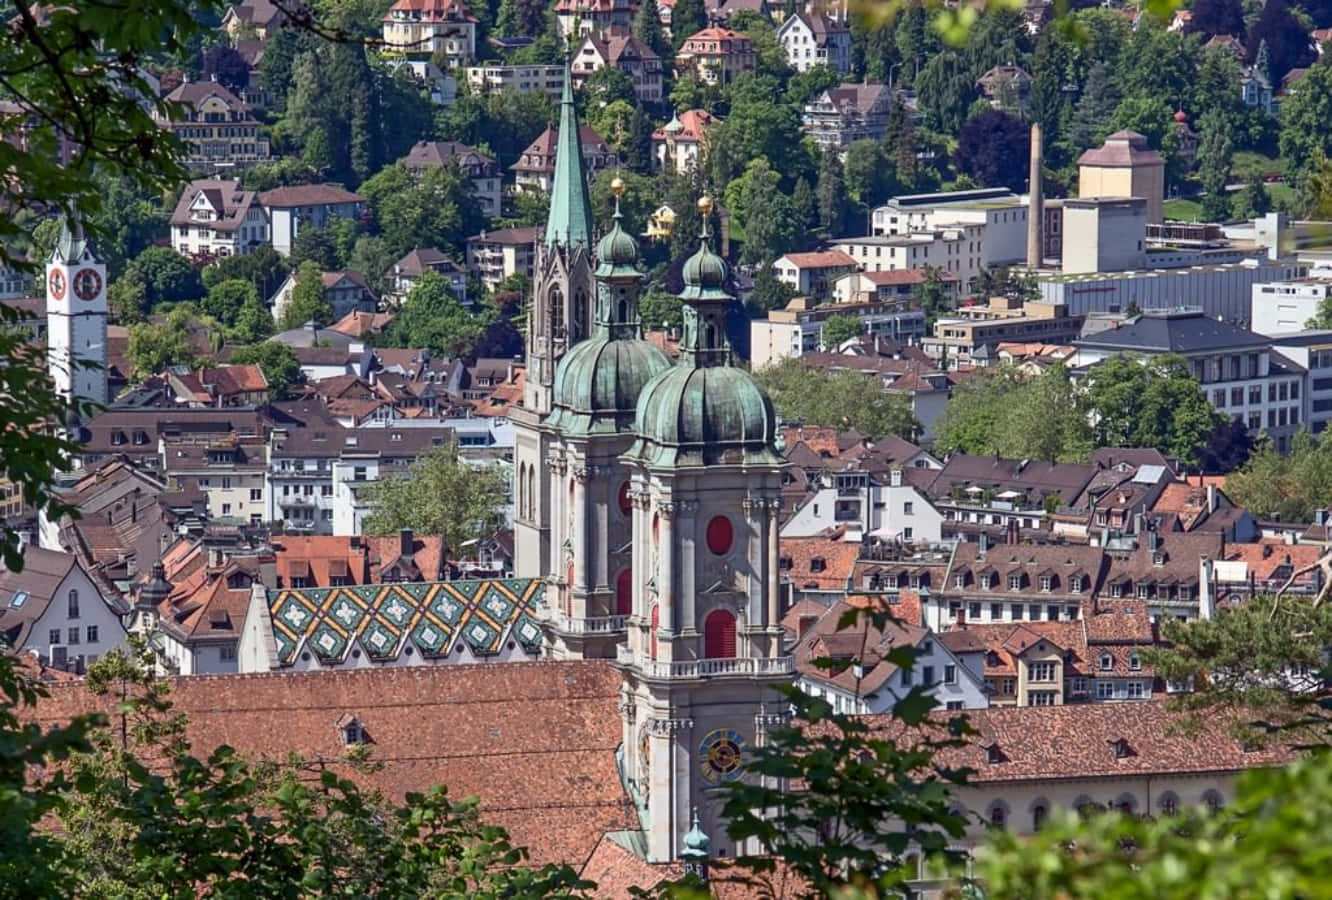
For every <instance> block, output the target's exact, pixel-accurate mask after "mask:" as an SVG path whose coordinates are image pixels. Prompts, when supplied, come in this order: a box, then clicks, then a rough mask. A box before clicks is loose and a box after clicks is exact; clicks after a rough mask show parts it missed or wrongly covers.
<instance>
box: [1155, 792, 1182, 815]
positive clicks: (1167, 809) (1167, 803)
mask: <svg viewBox="0 0 1332 900" xmlns="http://www.w3.org/2000/svg"><path fill="white" fill-rule="evenodd" d="M1157 802H1158V803H1160V804H1161V815H1163V816H1173V815H1174V814H1175V813H1177V812H1179V798H1178V797H1176V796H1175V793H1174V791H1166V792H1165V793H1164V794H1162V795H1161V799H1160V800H1159V801H1157Z"/></svg>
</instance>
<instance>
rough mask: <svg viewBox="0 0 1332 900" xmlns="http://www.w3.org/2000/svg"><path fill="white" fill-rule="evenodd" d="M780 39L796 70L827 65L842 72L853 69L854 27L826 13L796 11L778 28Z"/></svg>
mask: <svg viewBox="0 0 1332 900" xmlns="http://www.w3.org/2000/svg"><path fill="white" fill-rule="evenodd" d="M777 42H778V43H780V44H781V45H782V50H783V51H785V53H786V61H787V63H788V64H789V65H790V66H791V68H793V69H795V70H796V71H797V72H805V71H808V70H809V69H812V68H814V67H815V66H827V67H828V68H829V69H832V70H833V71H834V72H836V73H837V74H839V75H845V74H846V73H847V72H850V71H851V29H850V28H848V27H847V26H846V23H845V22H843V21H841V20H840V19H838V18H834V17H832V16H828V15H824V14H823V13H817V12H816V13H807V12H802V13H796V14H794V15H792V16H791V17H790V18H788V19H787V20H786V21H785V22H783V23H782V26H781V27H780V28H778V29H777Z"/></svg>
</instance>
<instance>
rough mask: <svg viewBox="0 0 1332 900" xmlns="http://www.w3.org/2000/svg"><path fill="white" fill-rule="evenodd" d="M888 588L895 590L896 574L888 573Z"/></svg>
mask: <svg viewBox="0 0 1332 900" xmlns="http://www.w3.org/2000/svg"><path fill="white" fill-rule="evenodd" d="M888 590H890V591H895V590H897V576H896V575H889V576H888Z"/></svg>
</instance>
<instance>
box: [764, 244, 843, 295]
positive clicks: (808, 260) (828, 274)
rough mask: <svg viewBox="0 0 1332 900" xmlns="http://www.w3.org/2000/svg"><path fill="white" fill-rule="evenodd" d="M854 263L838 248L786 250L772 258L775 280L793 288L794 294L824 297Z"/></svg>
mask: <svg viewBox="0 0 1332 900" xmlns="http://www.w3.org/2000/svg"><path fill="white" fill-rule="evenodd" d="M857 267H858V264H857V262H856V260H855V259H853V258H852V257H851V256H850V255H848V254H847V253H845V252H844V251H841V250H822V251H818V252H815V253H787V254H784V255H782V256H779V257H777V259H775V260H773V263H772V268H773V271H774V272H776V273H777V280H778V281H780V282H781V283H782V284H787V285H790V286H791V287H793V288H795V291H796V293H797V294H804V295H807V296H813V297H826V296H828V294H829V293H830V292H831V290H832V283H833V282H834V281H836V280H837V279H838V278H841V277H842V276H843V275H847V274H850V273H851V272H854V271H855V270H856V269H857Z"/></svg>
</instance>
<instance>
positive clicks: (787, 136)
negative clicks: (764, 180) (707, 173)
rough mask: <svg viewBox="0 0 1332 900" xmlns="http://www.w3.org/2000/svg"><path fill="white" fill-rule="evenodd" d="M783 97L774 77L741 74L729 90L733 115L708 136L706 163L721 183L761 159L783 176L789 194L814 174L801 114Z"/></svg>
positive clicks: (713, 129)
mask: <svg viewBox="0 0 1332 900" xmlns="http://www.w3.org/2000/svg"><path fill="white" fill-rule="evenodd" d="M781 96H782V92H781V84H780V83H779V82H778V80H777V79H776V78H774V77H772V76H770V75H755V76H743V77H741V78H737V79H736V80H735V81H734V82H732V83H731V85H730V86H729V87H728V88H727V99H728V100H729V101H730V104H731V111H730V115H729V116H728V117H727V119H726V121H724V122H720V123H718V124H717V125H715V126H713V128H712V130H711V131H709V137H708V144H709V155H708V164H709V167H710V168H711V169H712V174H713V180H714V181H715V182H716V183H717V184H726V183H727V182H729V181H730V180H731V179H732V178H735V177H736V176H738V175H739V174H740V173H741V172H743V171H745V170H746V169H747V167H748V166H749V165H750V164H751V163H753V162H755V161H757V160H763V161H765V162H766V163H767V164H768V166H769V168H770V169H771V170H772V171H774V172H777V173H779V175H780V176H781V182H782V186H783V187H784V188H785V189H787V190H789V189H790V188H791V187H792V186H793V185H794V184H795V182H796V179H797V178H799V177H800V176H802V175H804V176H810V175H813V174H814V158H813V155H812V153H811V152H810V149H809V146H808V145H807V144H806V142H805V139H804V133H803V132H802V131H801V129H800V113H799V111H798V110H797V109H796V108H795V107H793V106H791V105H789V104H787V103H783V102H782V100H781Z"/></svg>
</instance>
